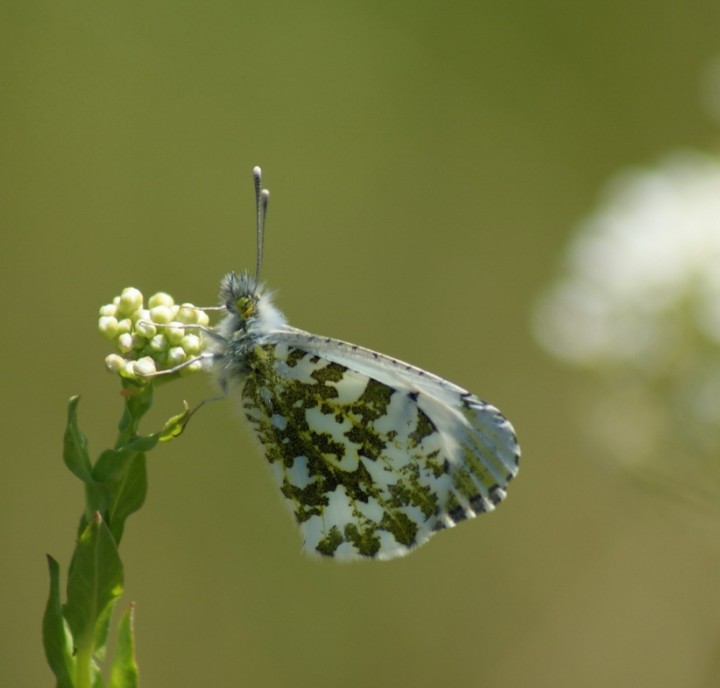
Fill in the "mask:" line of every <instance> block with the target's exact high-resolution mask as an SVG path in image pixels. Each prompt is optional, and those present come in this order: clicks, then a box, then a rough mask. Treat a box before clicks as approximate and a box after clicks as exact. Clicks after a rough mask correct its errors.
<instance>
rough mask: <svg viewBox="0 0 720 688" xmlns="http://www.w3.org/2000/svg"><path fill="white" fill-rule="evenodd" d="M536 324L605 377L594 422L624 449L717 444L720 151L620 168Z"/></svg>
mask: <svg viewBox="0 0 720 688" xmlns="http://www.w3.org/2000/svg"><path fill="white" fill-rule="evenodd" d="M535 332H536V335H537V338H538V340H539V341H540V343H541V344H542V345H543V346H544V347H545V348H546V349H547V350H548V351H550V352H551V353H552V354H553V355H555V356H556V357H558V358H559V359H561V360H564V361H566V362H568V363H570V364H573V365H577V366H581V367H583V368H585V369H588V370H592V371H594V372H596V373H598V374H600V375H601V376H602V377H603V385H602V387H601V389H602V391H599V390H597V392H598V394H597V399H596V401H597V405H596V412H597V413H596V415H595V417H594V419H593V423H594V424H595V426H596V427H597V428H598V430H599V432H600V433H602V434H603V435H605V436H606V437H608V438H610V437H611V436H612V442H613V443H614V445H615V446H614V449H615V451H616V453H618V454H622V455H623V458H624V459H626V460H629V459H630V458H632V459H635V460H639V459H643V458H648V457H650V456H653V455H656V454H657V453H658V452H660V453H665V454H668V453H673V452H677V451H680V452H681V458H684V457H686V456H687V455H688V454H702V453H706V452H708V451H717V449H718V448H720V160H718V159H717V158H715V157H710V156H706V155H701V154H697V153H682V154H676V155H672V156H670V157H668V158H666V159H665V160H664V161H662V162H661V163H660V165H659V166H658V167H657V168H655V169H647V170H639V171H634V172H629V173H625V174H622V175H620V176H619V177H618V178H617V179H615V180H614V181H613V182H612V183H611V184H610V185H609V186H608V188H607V190H606V192H605V194H604V196H603V197H602V199H601V203H600V206H599V208H598V209H597V210H596V212H595V213H594V215H592V216H591V217H590V218H589V219H588V220H586V221H585V222H584V223H583V224H581V225H580V227H579V228H578V231H577V234H576V236H575V237H574V238H573V240H572V243H571V245H570V248H569V251H568V255H567V260H566V264H565V267H564V269H563V270H562V275H561V277H560V278H559V279H558V280H557V282H556V283H555V284H554V285H553V286H552V287H551V288H550V289H549V290H548V292H547V293H546V294H545V296H544V297H543V298H542V299H541V301H540V303H539V304H538V307H537V309H536V312H535ZM603 409H604V411H603ZM613 417H614V419H615V420H613ZM633 435H635V437H632V436H633ZM638 435H641V436H642V437H641V440H640V441H638V440H639V439H640V438H639V437H638ZM677 458H678V457H677V456H676V459H677Z"/></svg>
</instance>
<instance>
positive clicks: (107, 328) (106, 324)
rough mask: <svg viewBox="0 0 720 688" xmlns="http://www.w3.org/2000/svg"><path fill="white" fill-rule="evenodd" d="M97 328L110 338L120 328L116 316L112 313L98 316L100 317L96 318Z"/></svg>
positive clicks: (114, 335) (115, 334) (113, 336)
mask: <svg viewBox="0 0 720 688" xmlns="http://www.w3.org/2000/svg"><path fill="white" fill-rule="evenodd" d="M98 329H99V330H100V332H101V333H102V334H103V335H105V336H106V337H107V338H108V339H110V340H112V339H115V337H117V335H118V333H119V330H120V328H119V327H118V321H117V318H115V317H113V316H112V315H102V316H100V319H99V320H98Z"/></svg>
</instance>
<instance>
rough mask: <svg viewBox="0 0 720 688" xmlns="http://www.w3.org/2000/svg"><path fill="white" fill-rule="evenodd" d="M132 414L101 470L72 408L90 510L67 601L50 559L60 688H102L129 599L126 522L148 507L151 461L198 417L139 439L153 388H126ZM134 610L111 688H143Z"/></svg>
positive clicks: (72, 444)
mask: <svg viewBox="0 0 720 688" xmlns="http://www.w3.org/2000/svg"><path fill="white" fill-rule="evenodd" d="M123 396H124V398H125V410H124V413H123V416H122V418H121V420H120V424H119V428H118V430H119V432H118V438H117V441H116V442H115V445H114V447H113V448H112V449H108V450H105V451H104V452H102V453H101V454H100V455H99V456H98V458H97V460H96V461H95V462H94V463H93V462H91V460H90V456H89V453H88V447H87V439H86V437H85V435H84V434H83V433H82V432H81V431H80V429H79V427H78V423H77V407H78V402H79V398H78V397H73V398H72V399H71V400H70V404H69V409H68V421H67V427H66V430H65V440H64V449H63V459H64V461H65V465H66V466H67V467H68V469H69V470H70V471H71V472H72V473H73V474H74V475H75V476H76V477H78V478H79V479H80V480H81V481H82V482H83V484H84V487H85V507H84V510H83V514H82V517H81V518H80V525H79V528H78V538H77V544H76V547H75V551H74V553H73V556H72V560H71V562H70V566H69V568H68V575H67V594H66V601H65V603H64V604H63V603H62V602H61V598H60V565H59V564H58V563H57V562H56V561H55V560H54V559H53V558H52V557H51V556H48V566H49V570H50V594H49V597H48V602H47V606H46V609H45V615H44V618H43V643H44V647H45V655H46V658H47V661H48V664H49V665H50V668H51V669H52V671H53V673H54V674H55V677H56V681H57V683H56V686H57V688H102V686H104V685H105V684H104V682H103V677H102V674H101V670H100V664H101V663H102V662H103V660H104V659H105V650H106V645H107V638H108V634H109V630H110V616H111V614H112V610H113V607H114V605H115V602H116V601H117V599H118V598H119V597H120V595H121V594H122V591H123V580H124V572H123V564H122V561H121V559H120V554H119V551H118V545H119V544H120V540H121V538H122V535H123V531H124V527H125V521H126V520H127V518H128V516H130V514H132V513H134V512H135V511H137V510H138V509H140V507H142V505H143V503H144V501H145V496H146V493H147V467H146V457H145V455H146V453H147V452H148V451H150V450H151V449H153V448H154V447H155V446H156V445H157V443H158V442H160V441H167V440H170V439H172V438H174V437H176V436H177V435H179V434H180V433H181V432H182V430H183V429H184V427H185V425H186V424H187V422H188V420H189V418H190V415H191V412H190V411H189V410H188V409H187V408H185V410H184V411H183V412H182V413H181V414H179V415H177V416H175V417H173V418H171V419H170V420H169V421H168V422H167V423H166V424H165V427H164V428H163V430H162V431H161V432H158V433H154V434H152V435H140V434H138V428H139V425H140V421H141V420H142V417H143V416H144V415H145V414H146V413H147V411H148V410H149V409H150V407H151V406H152V398H153V383H152V382H150V383H146V384H137V383H134V382H131V381H124V382H123ZM133 614H134V609H133V605H130V607H129V608H128V610H127V611H126V612H125V614H124V615H123V617H122V618H121V620H120V622H119V625H118V641H117V647H116V651H115V657H114V660H113V663H112V665H111V667H110V687H111V688H136V687H137V685H138V668H137V663H136V661H135V638H134V632H133Z"/></svg>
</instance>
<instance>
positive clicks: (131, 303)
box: [118, 287, 143, 315]
mask: <svg viewBox="0 0 720 688" xmlns="http://www.w3.org/2000/svg"><path fill="white" fill-rule="evenodd" d="M142 304H143V295H142V292H141V291H140V290H139V289H135V287H127V288H126V289H123V290H122V293H121V294H120V303H119V304H118V310H119V311H120V313H122V314H123V315H130V314H131V313H133V311H136V310H137V309H138V308H142Z"/></svg>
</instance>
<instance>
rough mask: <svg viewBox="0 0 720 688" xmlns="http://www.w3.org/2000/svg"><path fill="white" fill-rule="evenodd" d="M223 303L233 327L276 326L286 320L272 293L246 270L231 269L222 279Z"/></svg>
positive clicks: (265, 328) (260, 328) (221, 294)
mask: <svg viewBox="0 0 720 688" xmlns="http://www.w3.org/2000/svg"><path fill="white" fill-rule="evenodd" d="M220 303H221V304H222V305H223V306H224V307H225V308H226V310H227V313H228V316H227V318H226V321H227V322H228V325H229V329H231V330H232V331H235V332H237V331H248V330H260V331H267V330H274V329H277V328H279V327H282V325H284V324H285V323H286V320H285V316H283V314H282V313H281V312H280V311H279V310H278V309H277V308H276V307H275V305H274V304H273V302H272V295H271V294H270V293H269V292H267V291H266V290H265V288H264V287H263V285H261V284H259V283H258V281H257V280H256V279H255V277H252V276H251V275H249V274H248V273H247V272H243V273H241V274H239V275H238V274H237V273H235V272H230V273H228V274H227V275H225V277H224V278H223V280H222V282H221V283H220Z"/></svg>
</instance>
